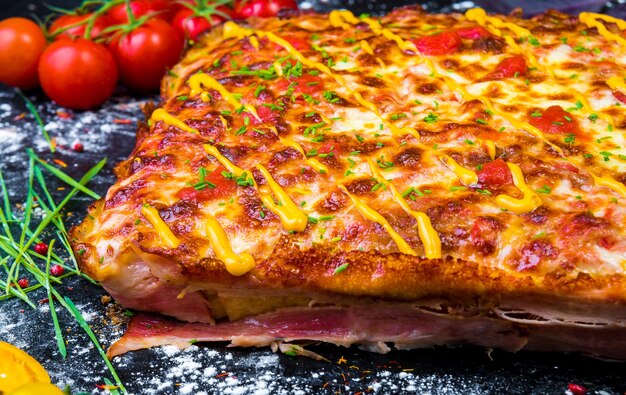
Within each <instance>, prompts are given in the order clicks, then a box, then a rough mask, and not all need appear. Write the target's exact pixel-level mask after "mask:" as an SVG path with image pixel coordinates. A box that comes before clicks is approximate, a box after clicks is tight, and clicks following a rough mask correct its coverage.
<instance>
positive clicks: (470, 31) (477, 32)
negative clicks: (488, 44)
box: [456, 26, 491, 40]
mask: <svg viewBox="0 0 626 395" xmlns="http://www.w3.org/2000/svg"><path fill="white" fill-rule="evenodd" d="M456 34H458V35H459V36H461V38H467V39H470V40H478V39H479V38H485V37H489V36H491V33H489V31H488V30H487V29H485V28H484V27H482V26H472V27H464V28H462V29H456Z"/></svg>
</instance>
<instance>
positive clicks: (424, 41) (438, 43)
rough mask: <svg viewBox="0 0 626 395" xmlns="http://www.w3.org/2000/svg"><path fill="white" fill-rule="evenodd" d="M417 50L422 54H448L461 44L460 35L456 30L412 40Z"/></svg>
mask: <svg viewBox="0 0 626 395" xmlns="http://www.w3.org/2000/svg"><path fill="white" fill-rule="evenodd" d="M413 42H414V43H415V46H417V50H418V51H419V52H420V53H421V54H423V55H449V54H452V53H454V52H456V51H457V50H458V49H459V48H460V47H461V44H462V41H461V36H459V35H458V34H457V33H456V32H443V33H438V34H434V35H432V36H424V37H420V38H416V39H415V40H413Z"/></svg>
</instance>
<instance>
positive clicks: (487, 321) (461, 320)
mask: <svg viewBox="0 0 626 395" xmlns="http://www.w3.org/2000/svg"><path fill="white" fill-rule="evenodd" d="M196 341H198V342H216V341H227V342H230V344H231V345H232V346H243V347H262V346H268V345H273V344H275V343H276V342H294V341H309V342H310V341H313V342H318V341H319V342H326V343H332V344H336V345H340V346H345V347H349V346H351V345H359V346H361V347H364V348H366V349H368V350H370V351H375V352H386V351H388V350H390V348H389V347H387V345H386V344H387V343H389V344H393V346H394V347H395V348H397V349H414V348H424V347H430V346H434V345H444V344H445V345H449V344H474V345H479V346H484V347H490V348H498V349H503V350H506V351H511V352H515V351H518V350H520V349H522V348H524V347H526V346H528V348H529V349H539V350H551V351H576V350H578V351H583V352H586V353H589V354H594V355H600V356H603V357H608V358H616V359H626V329H625V328H624V327H620V326H610V325H604V326H594V327H572V326H569V325H561V324H551V325H546V324H545V323H543V324H542V325H532V323H530V321H528V323H526V324H519V323H517V322H513V321H511V320H507V319H503V318H501V317H498V316H495V315H494V316H493V317H491V316H487V315H482V314H476V315H470V316H467V315H456V314H447V313H439V312H428V311H427V310H425V309H422V308H418V307H416V306H415V305H411V304H401V305H387V304H375V305H360V306H350V307H312V308H302V307H298V308H288V309H281V310H278V311H275V312H272V313H266V314H262V315H258V316H255V317H248V318H244V319H241V320H238V321H229V322H221V323H218V324H217V325H210V324H203V323H185V322H180V321H175V320H172V319H169V318H165V317H162V316H156V315H146V314H138V315H136V316H134V317H133V318H132V320H131V322H130V324H129V327H128V330H127V331H126V333H125V334H124V336H123V337H122V338H121V339H120V340H118V341H117V342H116V343H114V344H113V345H112V346H111V348H110V349H109V351H108V355H109V357H114V356H116V355H120V354H123V353H125V352H127V351H132V350H138V349H142V348H149V347H156V346H162V345H175V346H177V347H179V348H185V347H187V346H189V345H190V344H192V343H195V342H196Z"/></svg>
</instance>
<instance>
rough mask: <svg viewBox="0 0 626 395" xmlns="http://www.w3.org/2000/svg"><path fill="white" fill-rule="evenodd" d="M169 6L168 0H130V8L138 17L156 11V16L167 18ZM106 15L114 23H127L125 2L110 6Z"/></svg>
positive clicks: (170, 5)
mask: <svg viewBox="0 0 626 395" xmlns="http://www.w3.org/2000/svg"><path fill="white" fill-rule="evenodd" d="M171 7H172V4H171V2H170V1H168V0H133V1H131V2H130V9H131V10H132V12H133V16H134V17H135V18H140V17H142V16H144V15H147V14H150V13H158V14H157V15H156V17H157V18H160V19H163V20H169V19H170V16H171V15H170V12H171ZM107 15H108V16H109V18H111V20H113V21H114V22H115V23H128V12H127V10H126V3H122V4H119V5H116V6H114V7H112V8H111V9H110V10H109V12H108V13H107Z"/></svg>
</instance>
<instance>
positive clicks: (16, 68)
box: [0, 18, 46, 89]
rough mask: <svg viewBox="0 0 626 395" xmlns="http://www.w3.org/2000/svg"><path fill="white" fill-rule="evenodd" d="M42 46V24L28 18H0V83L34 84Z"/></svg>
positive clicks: (12, 84)
mask: <svg viewBox="0 0 626 395" xmlns="http://www.w3.org/2000/svg"><path fill="white" fill-rule="evenodd" d="M45 47H46V38H45V36H44V34H43V32H42V31H41V28H40V27H39V26H38V25H37V24H36V23H35V22H33V21H31V20H30V19H25V18H9V19H5V20H3V21H2V22H0V65H2V66H0V83H3V84H7V85H10V86H16V87H18V88H24V89H28V88H34V87H35V86H37V84H38V81H37V63H38V62H39V57H40V56H41V53H42V52H43V50H44V48H45Z"/></svg>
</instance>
